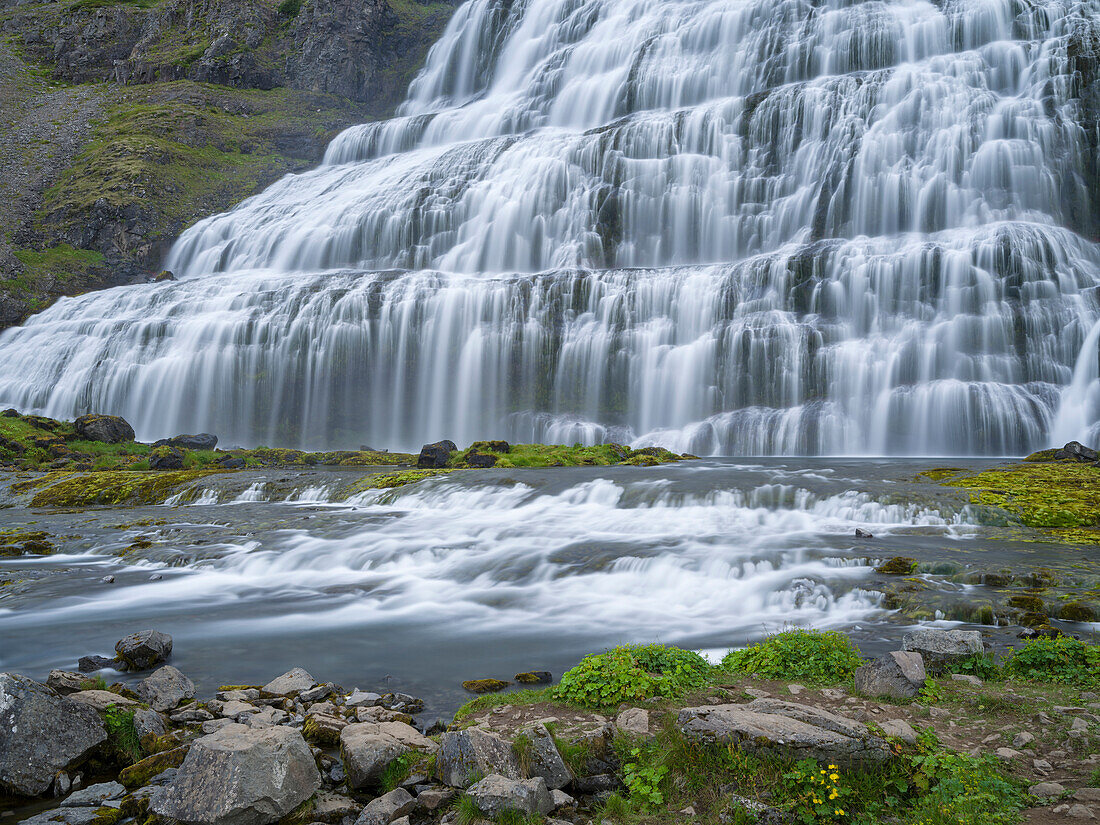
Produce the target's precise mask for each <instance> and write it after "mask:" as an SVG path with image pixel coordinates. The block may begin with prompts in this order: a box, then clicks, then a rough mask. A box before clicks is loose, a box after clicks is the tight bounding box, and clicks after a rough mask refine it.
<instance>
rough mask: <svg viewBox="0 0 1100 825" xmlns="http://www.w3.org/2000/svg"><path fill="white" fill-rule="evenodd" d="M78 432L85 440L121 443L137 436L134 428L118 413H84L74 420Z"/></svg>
mask: <svg viewBox="0 0 1100 825" xmlns="http://www.w3.org/2000/svg"><path fill="white" fill-rule="evenodd" d="M73 427H74V428H75V429H76V434H77V435H78V436H79V437H80V438H82V439H83V440H85V441H102V442H104V443H106V444H119V443H121V442H123V441H133V440H134V439H135V438H136V434H135V433H134V428H133V427H131V426H130V425H129V424H128V423H126V419H125V418H122V417H121V416H117V415H82V416H80V417H79V418H78V419H76V421H74V422H73Z"/></svg>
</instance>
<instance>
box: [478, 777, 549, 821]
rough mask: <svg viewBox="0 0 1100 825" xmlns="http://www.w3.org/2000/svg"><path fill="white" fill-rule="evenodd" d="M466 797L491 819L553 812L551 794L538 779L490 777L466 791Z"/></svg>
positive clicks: (540, 779)
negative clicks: (511, 814)
mask: <svg viewBox="0 0 1100 825" xmlns="http://www.w3.org/2000/svg"><path fill="white" fill-rule="evenodd" d="M466 793H467V795H468V796H469V797H470V798H471V799H472V800H473V801H474V804H475V805H477V807H478V809H479V810H481V811H484V812H485V813H486V814H488V815H489V816H490V817H493V818H497V817H500V816H502V815H506V814H508V813H509V812H516V811H518V812H519V813H522V814H524V815H526V816H535V815H539V814H542V815H545V814H548V813H550V811H552V810H554V803H553V801H552V800H551V798H550V791H549V790H547V788H546V783H545V782H544V781H543V780H542V778H541V777H536V778H534V779H524V780H519V779H511V778H509V777H507V776H500V775H499V774H491V775H489V776H487V777H485V778H484V779H482V780H481V781H480V782H477V783H476V784H474V785H471V786H470V787H469V788H467V790H466Z"/></svg>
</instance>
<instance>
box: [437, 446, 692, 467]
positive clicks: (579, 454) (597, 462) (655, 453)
mask: <svg viewBox="0 0 1100 825" xmlns="http://www.w3.org/2000/svg"><path fill="white" fill-rule="evenodd" d="M501 443H503V442H492V441H479V442H475V443H474V444H472V445H470V447H468V448H467V449H465V450H459V451H458V452H456V453H454V454H453V455H452V456H451V462H450V463H451V466H452V467H467V466H469V456H470V455H472V454H476V455H489V456H493V457H494V458H495V459H496V463H495V465H494V466H495V467H498V468H502V469H510V468H515V467H608V466H611V465H615V464H627V465H642V466H652V465H655V464H667V463H669V462H673V461H681V460H683V459H684V458H685V456H680V455H676V454H675V453H672V452H670V451H668V450H665V449H663V448H661V447H646V448H643V449H640V450H632V449H631V448H630V447H624V446H622V445H620V444H596V445H594V446H592V447H582V446H581V445H579V444H574V445H573V446H572V447H569V446H566V445H564V444H512V445H508V448H507V449H506V450H503V449H499V448H494V445H496V444H501Z"/></svg>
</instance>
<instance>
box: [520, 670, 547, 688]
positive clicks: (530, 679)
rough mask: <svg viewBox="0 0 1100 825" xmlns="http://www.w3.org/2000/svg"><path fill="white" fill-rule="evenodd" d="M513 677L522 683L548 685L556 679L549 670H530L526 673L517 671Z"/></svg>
mask: <svg viewBox="0 0 1100 825" xmlns="http://www.w3.org/2000/svg"><path fill="white" fill-rule="evenodd" d="M512 678H513V679H515V680H516V681H517V682H519V683H520V684H521V685H548V684H550V683H551V682H553V681H554V677H553V676H552V675H551V674H550V671H548V670H529V671H527V672H526V673H517V674H516V675H515V676H513V677H512Z"/></svg>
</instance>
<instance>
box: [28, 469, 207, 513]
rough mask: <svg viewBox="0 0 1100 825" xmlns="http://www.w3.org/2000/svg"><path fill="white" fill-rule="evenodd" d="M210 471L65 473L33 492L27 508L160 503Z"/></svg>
mask: <svg viewBox="0 0 1100 825" xmlns="http://www.w3.org/2000/svg"><path fill="white" fill-rule="evenodd" d="M213 472H216V471H214V470H178V471H172V472H142V471H132V470H104V471H102V472H98V473H73V474H67V476H66V477H64V478H61V479H60V480H57V481H54V482H53V483H49V484H47V485H46V486H43V487H42V489H40V490H39V491H38V492H36V493H35V494H34V497H33V498H32V499H31V507H90V506H95V505H115V506H117V505H135V504H160V503H162V502H164V501H165V500H166V499H167V498H168V497H169V496H170V495H172V493H174V492H178V491H179V490H180V489H181V488H183V487H185V485H189V484H192V483H193V482H195V481H198V480H199V479H200V478H204V477H205V476H208V475H211V473H213Z"/></svg>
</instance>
